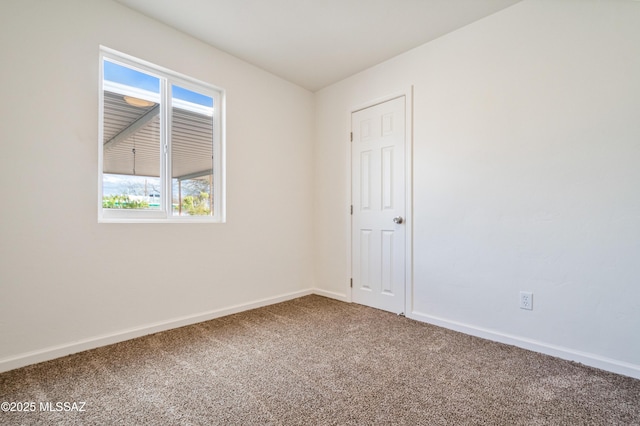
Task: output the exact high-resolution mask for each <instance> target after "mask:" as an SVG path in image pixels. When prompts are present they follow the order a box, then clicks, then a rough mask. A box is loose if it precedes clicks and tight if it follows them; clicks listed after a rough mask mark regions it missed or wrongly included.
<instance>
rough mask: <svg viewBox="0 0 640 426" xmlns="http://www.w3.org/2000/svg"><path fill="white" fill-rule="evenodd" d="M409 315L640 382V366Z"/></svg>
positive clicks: (462, 325) (464, 325)
mask: <svg viewBox="0 0 640 426" xmlns="http://www.w3.org/2000/svg"><path fill="white" fill-rule="evenodd" d="M407 316H408V317H409V318H411V319H414V320H416V321H420V322H426V323H429V324H433V325H437V326H439V327H443V328H447V329H450V330H454V331H459V332H461V333H465V334H469V335H471V336H476V337H481V338H483V339H487V340H492V341H495V342H500V343H505V344H507V345H513V346H517V347H519V348H523V349H528V350H530V351H534V352H539V353H542V354H545V355H551V356H555V357H557V358H562V359H566V360H569V361H575V362H579V363H581V364H584V365H588V366H590V367H595V368H599V369H601V370H605V371H610V372H612V373H616V374H622V375H624V376H629V377H633V378H635V379H640V365H635V364H631V363H628V362H624V361H618V360H615V359H611V358H606V357H602V356H599V355H595V354H590V353H586V352H581V351H576V350H573V349H569V348H565V347H562V346H556V345H551V344H548V343H544V342H540V341H536V340H532V339H526V338H523V337H519V336H513V335H509V334H504V333H500V332H497V331H495V330H490V329H485V328H482V327H476V326H473V325H470V324H463V323H460V322H456V321H450V320H447V319H444V318H439V317H435V316H432V315H428V314H424V313H421V312H416V311H414V312H412V313H411V315H407Z"/></svg>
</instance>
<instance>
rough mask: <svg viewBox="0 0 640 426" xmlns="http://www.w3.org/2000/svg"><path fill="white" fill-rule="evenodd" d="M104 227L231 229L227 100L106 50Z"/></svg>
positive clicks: (101, 204)
mask: <svg viewBox="0 0 640 426" xmlns="http://www.w3.org/2000/svg"><path fill="white" fill-rule="evenodd" d="M100 71H101V72H100V132H99V145H100V146H99V163H100V173H99V175H100V176H99V191H98V193H99V208H98V211H99V217H98V220H99V221H101V222H223V221H224V204H223V203H224V173H223V172H224V170H223V167H224V150H223V149H224V140H223V135H224V132H223V115H224V111H223V108H224V104H223V102H224V92H223V91H222V90H220V89H218V88H216V87H214V86H212V85H210V84H207V83H203V82H200V81H197V80H194V79H192V78H189V77H186V76H183V75H180V74H178V73H175V72H173V71H169V70H167V69H163V68H161V67H158V66H155V65H153V64H150V63H148V62H144V61H141V60H138V59H135V58H132V57H130V56H128V55H124V54H122V53H118V52H115V51H113V50H110V49H107V48H104V47H103V48H101V50H100Z"/></svg>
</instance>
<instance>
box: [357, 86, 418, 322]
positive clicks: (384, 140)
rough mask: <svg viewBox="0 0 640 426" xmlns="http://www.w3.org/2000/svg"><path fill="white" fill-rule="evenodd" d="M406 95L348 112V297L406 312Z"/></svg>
mask: <svg viewBox="0 0 640 426" xmlns="http://www.w3.org/2000/svg"><path fill="white" fill-rule="evenodd" d="M405 99H406V97H405V96H401V97H398V98H395V99H392V100H390V101H387V102H384V103H380V104H377V105H374V106H371V107H369V108H366V109H362V110H359V111H357V112H354V113H352V115H351V130H352V142H351V185H352V188H351V201H352V209H353V210H352V216H351V241H352V244H351V259H352V265H351V271H352V280H353V281H352V290H351V298H352V300H353V301H354V302H356V303H360V304H363V305H367V306H372V307H374V308H378V309H383V310H386V311H391V312H395V313H404V311H405V310H404V300H405V255H406V254H405V238H406V235H405V222H404V217H405V208H406V206H405V184H406V183H405V143H406V141H405V139H406V135H405V133H406V132H405Z"/></svg>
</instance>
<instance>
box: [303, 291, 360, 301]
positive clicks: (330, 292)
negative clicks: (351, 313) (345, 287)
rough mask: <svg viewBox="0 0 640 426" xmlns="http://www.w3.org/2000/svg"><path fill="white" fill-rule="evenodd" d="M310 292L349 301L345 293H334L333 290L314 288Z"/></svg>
mask: <svg viewBox="0 0 640 426" xmlns="http://www.w3.org/2000/svg"><path fill="white" fill-rule="evenodd" d="M311 292H312V293H313V294H317V295H318V296H324V297H328V298H329V299H335V300H339V301H341V302H351V301H350V300H349V298H348V297H347V295H346V294H340V293H334V292H333V291H326V290H322V289H319V288H314V289H312V290H311Z"/></svg>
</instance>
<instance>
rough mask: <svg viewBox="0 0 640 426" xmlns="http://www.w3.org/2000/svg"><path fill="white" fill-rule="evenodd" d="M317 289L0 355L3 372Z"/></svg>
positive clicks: (281, 300)
mask: <svg viewBox="0 0 640 426" xmlns="http://www.w3.org/2000/svg"><path fill="white" fill-rule="evenodd" d="M313 293H315V290H313V289H308V290H302V291H297V292H293V293H287V294H283V295H280V296H276V297H270V298H266V299H261V300H256V301H253V302H249V303H243V304H240V305H235V306H231V307H228V308H223V309H216V310H213V311H209V312H203V313H199V314H195V315H188V316H184V317H179V318H174V319H170V320H167V321H161V322H156V323H152V324H147V325H144V326H140V327H134V328H130V329H127V330H122V331H118V332H115V333H110V334H104V335H101V336H96V337H91V338H88V339H83V340H79V341H77V342H72V343H65V344H61V345H56V346H50V347H47V348H44V349H39V350H36V351H32V352H26V353H22V354H19V355H16V356H12V357H8V358H4V359H0V373H2V372H5V371H9V370H13V369H16V368H20V367H25V366H27V365H31V364H36V363H39V362H44V361H49V360H52V359H55V358H60V357H63V356H67V355H70V354H74V353H78V352H82V351H86V350H89V349H95V348H99V347H101V346H106V345H111V344H113V343H119V342H124V341H125V340H130V339H135V338H136V337H142V336H146V335H149V334H153V333H158V332H161V331H166V330H171V329H174V328H178V327H183V326H186V325H191V324H197V323H199V322H203V321H208V320H211V319H214V318H219V317H223V316H226V315H231V314H236V313H238V312H243V311H248V310H250V309H255V308H261V307H263V306H268V305H273V304H275V303H280V302H285V301H287V300H292V299H297V298H298V297H302V296H307V295H309V294H313ZM318 294H320V293H318ZM322 295H323V296H327V297H331V296H328V295H327V294H322Z"/></svg>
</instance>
